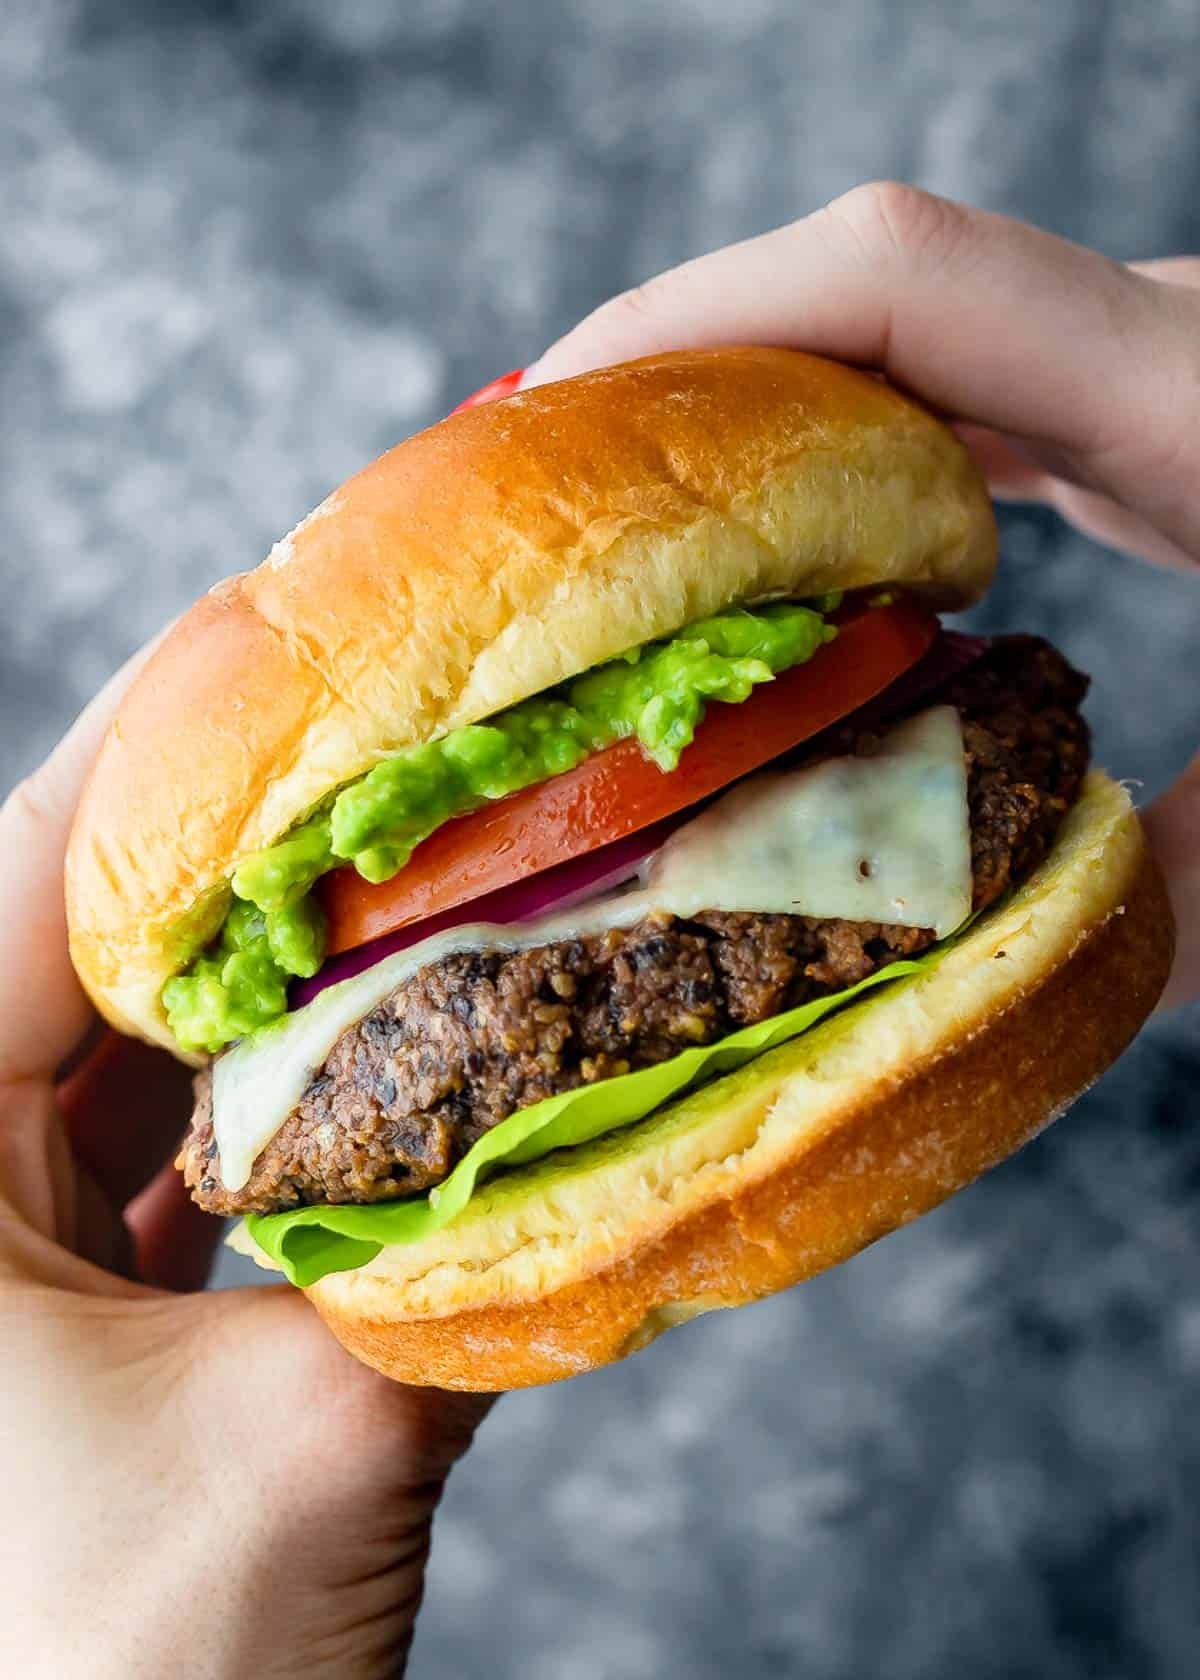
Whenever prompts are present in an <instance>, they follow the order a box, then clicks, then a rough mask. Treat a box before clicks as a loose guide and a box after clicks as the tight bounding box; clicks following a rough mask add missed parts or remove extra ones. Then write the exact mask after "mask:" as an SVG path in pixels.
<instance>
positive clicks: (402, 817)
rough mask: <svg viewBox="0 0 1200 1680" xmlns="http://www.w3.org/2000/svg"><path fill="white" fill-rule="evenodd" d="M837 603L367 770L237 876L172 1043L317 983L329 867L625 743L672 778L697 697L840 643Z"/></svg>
mask: <svg viewBox="0 0 1200 1680" xmlns="http://www.w3.org/2000/svg"><path fill="white" fill-rule="evenodd" d="M835 604H836V602H834V601H833V600H831V599H826V600H822V601H820V602H818V603H816V604H815V605H812V606H798V605H795V604H793V603H790V602H781V603H778V604H776V605H772V606H763V607H756V608H734V609H732V610H730V611H728V612H723V613H719V614H717V615H716V616H715V617H713V618H705V619H699V620H697V621H696V623H694V624H690V625H688V626H687V627H686V628H685V629H683V630H680V631H679V632H678V634H677V635H675V636H672V637H671V638H670V639H669V640H667V641H661V642H650V643H647V644H646V645H645V646H643V647H639V648H634V649H632V650H631V651H630V652H629V653H627V654H625V655H623V656H622V657H621V658H620V659H615V660H612V661H611V662H610V663H609V664H607V665H601V666H598V667H597V668H596V669H595V670H593V671H588V672H586V673H585V674H584V675H583V676H580V677H574V678H572V679H571V680H570V681H569V682H566V683H563V684H561V685H560V686H559V687H558V688H556V689H551V690H550V691H548V692H547V693H545V694H539V695H535V696H534V697H533V698H532V699H530V700H524V701H522V702H521V704H520V705H518V706H512V707H510V708H509V710H508V711H505V712H500V713H499V714H497V716H495V717H493V718H489V719H488V720H487V722H486V723H472V724H467V725H466V726H465V727H463V728H462V729H454V730H451V731H450V733H449V734H447V735H444V736H442V737H441V738H440V739H439V740H436V741H429V742H424V743H422V744H421V745H419V746H414V747H405V748H403V749H402V750H401V751H400V752H397V753H395V754H393V755H392V756H391V757H390V758H387V759H385V760H384V761H383V762H382V763H381V764H377V765H376V766H375V768H374V769H373V770H370V771H368V772H367V773H366V774H365V775H363V776H361V777H359V778H358V780H357V781H354V782H351V783H350V784H349V785H348V786H346V787H344V788H342V789H341V791H340V792H338V793H336V794H334V795H331V796H330V798H329V799H328V800H326V801H325V802H324V803H323V804H322V806H321V807H320V808H319V809H318V810H317V811H315V812H313V813H312V815H311V816H309V817H308V818H307V819H306V820H305V821H304V822H302V823H301V824H299V825H298V826H297V827H296V828H294V829H293V830H292V831H291V833H290V834H288V835H286V836H285V837H284V838H283V839H282V840H280V841H279V842H278V844H276V845H274V846H270V847H268V848H267V849H266V850H265V851H262V852H257V853H255V854H254V855H253V856H251V857H248V858H246V859H244V860H243V862H242V863H241V864H240V865H239V867H238V869H237V870H236V872H235V873H234V876H233V881H232V894H233V896H232V901H231V904H230V908H229V912H228V914H227V916H226V918H225V921H224V924H223V925H222V927H221V930H220V932H219V933H218V935H217V937H216V938H215V940H213V941H212V943H211V944H210V945H209V946H208V947H207V948H206V949H205V950H204V951H202V952H201V953H200V954H199V955H198V956H196V957H195V958H194V959H193V960H192V962H191V964H190V966H189V967H188V968H187V969H186V970H185V971H184V972H183V973H182V974H178V975H176V976H175V978H174V979H172V980H168V982H167V984H166V985H165V986H164V987H163V994H162V996H163V1005H164V1007H165V1009H166V1012H167V1019H168V1021H169V1022H170V1024H171V1030H172V1031H173V1032H174V1034H175V1036H176V1038H177V1039H178V1040H179V1042H180V1044H182V1045H183V1046H184V1048H185V1049H188V1050H207V1051H209V1052H211V1053H214V1054H215V1052H216V1051H218V1050H219V1049H221V1047H222V1046H223V1045H225V1044H228V1043H229V1042H230V1041H231V1040H232V1039H235V1038H241V1037H244V1036H245V1034H247V1033H250V1032H253V1031H254V1030H255V1029H256V1028H258V1027H262V1026H265V1025H266V1024H267V1023H268V1022H269V1021H272V1020H274V1019H275V1018H276V1016H278V1015H282V1014H283V1013H284V1012H285V1011H286V1009H287V987H288V983H289V981H290V979H291V977H292V976H302V977H308V976H310V975H313V974H315V973H316V972H317V970H318V969H319V968H320V966H321V963H322V961H323V960H324V955H325V927H324V919H323V916H322V913H321V909H320V906H319V905H318V904H317V902H316V900H315V899H314V898H313V896H312V891H311V889H312V887H313V885H314V883H315V882H316V881H317V880H318V879H319V878H320V877H321V876H322V875H324V874H326V873H327V872H328V871H329V870H331V869H337V868H340V867H341V866H342V865H343V864H346V863H351V864H353V865H354V868H355V869H356V870H357V871H358V873H359V874H360V875H361V876H363V877H364V879H365V880H368V881H375V882H379V881H387V880H390V879H391V877H392V876H393V875H395V874H396V873H397V872H398V871H399V870H401V869H403V868H404V865H405V864H406V863H407V862H408V860H409V858H410V857H411V856H412V853H413V851H414V849H415V848H416V847H417V846H418V845H419V844H420V843H421V841H422V840H424V839H426V838H427V837H428V836H429V835H430V834H432V833H433V832H434V830H435V829H438V828H440V827H441V825H442V824H443V823H444V822H447V821H448V820H449V819H450V818H451V817H455V816H459V815H460V814H461V813H462V812H464V811H470V810H473V809H474V808H475V807H476V806H479V805H482V804H484V803H485V802H486V801H487V800H489V799H502V798H503V797H504V796H505V795H506V794H509V793H516V792H517V791H518V789H520V788H525V787H530V786H531V785H532V784H533V783H535V782H543V781H546V780H547V779H548V778H549V777H551V776H557V775H559V774H561V773H562V772H563V771H564V770H571V769H573V768H574V767H575V766H576V765H577V764H579V763H581V762H582V761H583V760H584V759H585V758H587V757H588V756H589V755H590V754H592V753H597V752H602V751H603V750H604V749H605V748H606V747H610V746H612V745H613V744H614V743H615V742H617V741H623V740H627V739H629V738H631V737H632V738H636V739H637V740H638V741H639V742H640V743H641V745H642V747H643V748H644V750H645V752H646V753H647V755H648V756H649V757H650V758H651V759H653V761H654V762H655V763H656V764H657V765H658V767H659V769H660V770H662V771H664V772H666V773H669V772H670V771H672V770H674V769H675V768H676V766H677V765H678V763H679V758H680V754H681V753H682V752H683V750H684V748H685V747H687V746H689V745H690V743H691V741H692V738H693V736H694V734H695V731H696V727H697V725H698V724H699V723H700V720H701V719H702V718H703V716H704V709H705V706H706V704H707V702H708V701H710V700H721V701H724V702H725V703H726V704H733V703H736V702H738V701H741V700H745V699H746V697H747V696H748V695H749V694H750V693H751V691H752V690H753V688H754V687H755V685H756V684H758V683H763V682H769V681H770V680H771V678H772V677H773V676H774V675H775V674H776V673H777V672H779V671H785V670H788V669H789V668H790V667H791V666H793V665H801V664H803V663H804V662H805V661H806V660H809V659H811V658H812V656H813V654H814V653H815V652H816V651H817V649H818V648H819V647H820V646H821V645H822V644H823V643H824V642H827V641H830V640H831V639H832V638H833V637H834V636H835V635H836V634H837V632H836V630H835V629H834V627H833V626H832V625H830V624H827V623H826V622H825V620H824V618H823V616H822V612H823V611H826V610H830V608H831V607H832V606H833V605H835Z"/></svg>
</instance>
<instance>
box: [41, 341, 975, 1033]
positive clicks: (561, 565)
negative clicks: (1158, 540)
mask: <svg viewBox="0 0 1200 1680" xmlns="http://www.w3.org/2000/svg"><path fill="white" fill-rule="evenodd" d="M994 562H995V531H994V524H993V519H992V513H991V507H990V504H989V501H988V498H987V493H986V490H985V488H984V485H983V481H982V479H981V477H980V475H979V473H978V471H977V470H976V468H975V467H974V466H973V464H972V463H971V461H970V459H969V457H968V456H967V454H966V452H965V450H964V449H963V448H962V446H961V445H960V444H959V442H958V440H957V439H956V438H955V437H954V435H953V434H952V433H951V432H950V431H949V430H948V429H946V428H945V427H944V426H943V425H941V424H940V422H938V421H937V420H935V419H934V418H933V417H932V416H931V415H929V414H928V413H927V412H926V411H925V410H924V409H923V408H921V407H920V406H919V405H918V404H916V403H915V402H913V401H911V400H910V399H908V398H906V397H904V396H902V395H900V394H899V393H898V392H896V391H894V390H892V389H890V388H889V387H887V386H886V385H883V384H882V383H880V382H879V381H878V380H875V379H872V378H869V377H868V376H867V375H865V374H862V373H858V372H855V371H853V370H852V369H849V368H845V367H841V366H838V365H836V364H834V363H831V362H827V361H823V360H820V359H818V358H814V357H811V356H804V355H800V354H798V353H796V352H793V351H784V350H757V349H741V350H715V351H696V352H688V353H682V354H675V355H662V356H654V357H649V358H647V359H646V360H644V361H640V362H633V363H629V364H626V365H624V366H621V367H617V368H611V369H607V370H604V371H601V372H597V373H589V374H585V375H583V376H581V377H580V378H578V379H571V380H566V381H563V382H562V383H560V384H557V385H547V386H542V387H539V388H538V389H535V390H532V391H529V392H526V393H522V394H518V395H517V396H513V397H509V398H508V399H506V400H505V401H502V402H498V403H494V404H491V405H489V406H487V407H484V408H480V409H476V410H474V411H470V412H468V413H465V414H461V415H457V416H454V417H452V418H451V419H449V420H444V421H442V423H441V424H440V425H437V426H434V427H432V428H431V429H430V430H429V431H426V432H422V433H421V434H420V435H418V436H416V437H413V438H410V439H409V440H408V441H407V442H405V443H402V444H400V445H399V446H398V447H397V448H395V449H393V450H392V451H391V452H390V453H389V454H387V455H385V456H383V457H382V459H381V460H378V461H376V462H375V463H374V465H372V466H370V467H368V468H367V469H366V471H365V472H362V473H360V474H359V475H358V476H357V477H356V478H353V479H351V480H350V482H349V483H348V484H346V485H344V486H343V487H342V488H341V489H340V490H336V491H335V492H334V493H333V494H332V495H331V496H330V497H329V498H328V499H327V500H326V501H325V502H324V503H322V505H321V506H320V507H319V508H317V510H316V511H315V512H314V513H313V514H311V515H310V516H309V517H308V518H307V519H306V520H305V521H304V522H303V523H302V524H301V525H299V526H298V527H297V528H296V530H295V531H293V532H292V534H291V535H290V536H289V537H286V538H285V539H284V540H283V541H282V542H281V543H279V544H277V545H276V547H275V549H274V550H273V551H272V553H271V554H270V556H269V557H268V558H267V560H266V561H265V562H264V563H263V564H262V565H261V566H260V567H258V569H257V570H255V571H253V572H249V573H246V574H245V575H243V576H240V577H235V578H231V579H229V580H228V581H227V582H225V583H222V584H219V585H218V586H217V587H216V588H215V589H214V590H212V591H211V592H210V593H209V594H208V595H207V596H206V597H205V598H204V599H203V600H202V601H200V602H199V603H198V604H197V605H196V606H195V607H193V608H192V609H191V611H190V612H188V613H186V614H185V615H184V617H183V618H182V619H181V620H180V621H179V623H178V624H177V625H176V626H175V627H174V629H173V630H172V631H171V632H170V634H169V635H168V636H167V637H166V639H165V641H164V643H163V645H162V646H161V647H160V648H159V650H158V652H157V653H156V654H155V656H154V657H153V658H152V659H151V661H150V663H149V664H148V666H147V667H146V669H145V671H144V672H143V673H142V675H141V676H140V677H139V679H138V680H137V682H136V683H135V684H134V686H133V688H132V689H131V691H130V693H129V695H128V696H127V698H126V700H125V702H124V704H123V706H122V708H121V711H120V713H119V715H118V717H117V718H116V720H115V722H114V724H113V726H112V729H111V730H110V732H109V734H108V737H107V739H106V741H105V743H104V746H103V748H102V750H101V753H100V757H99V760H98V762H97V765H96V768H95V770H94V772H93V775H92V778H91V781H90V783H89V786H88V788H87V791H86V793H85V795H84V798H83V802H82V804H81V806H80V810H79V815H78V818H77V821H76V824H75V830H74V834H73V836H72V841H71V846H70V850H69V855H68V859H67V904H68V918H69V925H70V934H71V951H72V956H73V958H74V961H75V965H76V968H77V969H78V972H79V975H80V978H81V979H82V981H83V983H84V985H85V986H86V987H87V989H88V991H89V992H90V994H91V996H92V997H93V999H94V1000H95V1002H96V1004H97V1006H98V1007H99V1009H100V1010H101V1011H102V1013H103V1014H104V1015H105V1016H106V1017H107V1018H108V1020H109V1021H111V1022H112V1023H113V1024H114V1025H115V1026H117V1027H120V1028H122V1029H123V1030H125V1031H127V1032H134V1033H138V1034H140V1035H141V1036H143V1037H145V1038H148V1039H150V1040H153V1041H156V1042H158V1043H162V1044H166V1045H167V1046H169V1047H170V1048H172V1049H175V1050H178V1047H177V1046H176V1045H175V1043H174V1040H173V1038H172V1036H171V1034H170V1031H169V1029H168V1027H167V1024H166V1021H165V1018H164V1016H163V1013H162V1009H161V1005H160V1003H159V992H160V990H161V987H162V984H163V982H164V981H165V980H166V979H167V978H168V976H169V975H170V974H171V973H173V972H174V971H175V970H176V969H177V967H178V966H179V964H180V962H181V960H182V958H183V956H184V955H185V954H186V952H187V951H188V949H189V948H190V946H194V944H195V943H196V942H197V939H198V938H199V937H207V936H208V935H209V934H210V933H211V932H212V931H215V925H216V924H217V923H218V922H219V920H220V917H221V914H222V913H223V895H224V892H225V886H224V883H225V882H226V881H227V880H228V878H229V876H230V875H231V874H232V872H233V870H234V868H235V866H236V865H237V863H238V862H239V861H240V859H241V858H242V857H244V856H245V855H246V854H247V853H250V852H253V851H256V850H258V849H259V848H260V847H262V846H265V845H269V844H270V843H271V842H273V841H274V840H276V839H277V838H278V837H279V836H280V835H281V834H283V833H284V832H285V831H286V830H287V829H288V828H290V827H291V826H292V824H293V823H294V822H295V821H297V820H298V819H299V818H301V817H302V816H304V815H305V814H306V813H307V812H308V811H309V810H310V809H311V808H312V807H313V806H314V805H315V804H316V803H317V802H318V801H319V800H320V799H321V798H323V797H324V796H325V795H326V794H327V793H329V792H330V791H331V790H332V789H333V788H335V787H336V786H338V785H339V784H340V783H342V782H344V781H346V780H348V779H350V778H352V777H354V776H357V775H359V774H360V773H361V772H363V771H365V770H367V769H369V768H370V767H371V766H372V765H373V764H375V763H377V762H378V761H379V760H380V759H382V758H384V757H386V756H387V755H388V754H389V753H391V752H393V751H395V750H396V749H397V748H400V747H403V746H406V745H409V744H410V743H412V742H415V741H421V740H426V739H429V738H431V737H433V736H436V735H438V734H441V733H442V732H444V731H446V730H448V729H452V728H455V727H457V726H458V725H460V724H464V723H469V722H472V721H475V720H477V719H479V718H482V717H486V716H488V715H489V714H491V713H493V712H495V711H497V710H499V709H501V708H503V707H506V706H509V705H512V704H514V703H515V702H517V701H519V700H522V699H524V698H525V697H526V696H528V695H530V694H534V693H537V692H538V691H539V690H541V689H544V688H547V687H549V686H550V685H552V684H554V683H557V682H559V681H561V680H563V679H564V678H566V677H569V676H572V675H574V674H576V673H577V672H579V671H581V670H585V669H587V668H588V667H589V666H592V665H595V664H598V663H599V662H600V661H602V660H604V659H608V658H610V657H612V656H613V655H615V654H618V653H620V652H622V651H624V650H625V649H626V648H629V647H631V646H633V645H634V644H636V643H638V642H643V641H646V640H649V639H650V638H653V637H656V636H661V635H665V634H668V633H670V632H671V631H673V630H676V629H678V628H679V627H680V626H681V625H683V624H684V623H686V622H687V621H688V620H690V619H694V618H697V617H700V616H702V615H704V614H706V613H709V612H713V611H715V610H717V609H719V608H721V607H723V606H726V605H728V604H729V603H731V602H738V601H746V600H753V599H755V598H761V597H764V596H772V595H808V594H816V593H820V592H824V591H826V590H830V589H839V588H853V587H856V586H859V585H866V584H874V583H893V584H897V585H903V586H904V587H905V588H908V589H912V590H915V591H918V592H920V593H922V594H923V595H924V596H925V597H926V598H927V599H928V600H930V601H931V602H932V603H934V604H936V605H940V606H945V607H962V606H966V605H968V604H969V603H970V602H971V601H973V600H975V599H976V598H977V597H978V596H979V595H980V594H982V592H983V591H984V590H985V589H986V587H987V585H988V583H989V581H990V579H991V575H992V571H993V567H994Z"/></svg>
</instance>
